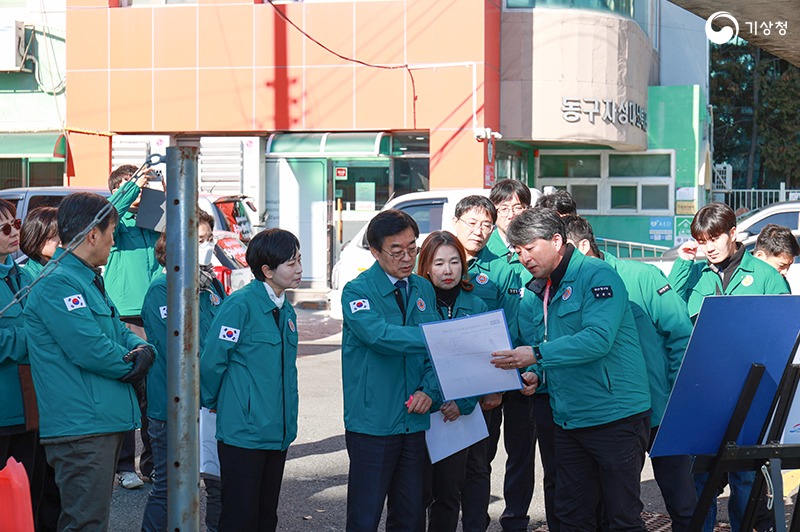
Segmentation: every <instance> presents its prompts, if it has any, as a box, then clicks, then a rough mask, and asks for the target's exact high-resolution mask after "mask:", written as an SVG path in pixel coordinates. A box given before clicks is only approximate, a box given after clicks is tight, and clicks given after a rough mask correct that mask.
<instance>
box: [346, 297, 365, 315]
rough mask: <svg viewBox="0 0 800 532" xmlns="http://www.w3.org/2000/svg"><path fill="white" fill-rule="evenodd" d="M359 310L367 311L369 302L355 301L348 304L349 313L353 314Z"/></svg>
mask: <svg viewBox="0 0 800 532" xmlns="http://www.w3.org/2000/svg"><path fill="white" fill-rule="evenodd" d="M359 310H369V300H367V299H356V300H355V301H351V302H350V313H351V314H355V313H356V312H358V311H359Z"/></svg>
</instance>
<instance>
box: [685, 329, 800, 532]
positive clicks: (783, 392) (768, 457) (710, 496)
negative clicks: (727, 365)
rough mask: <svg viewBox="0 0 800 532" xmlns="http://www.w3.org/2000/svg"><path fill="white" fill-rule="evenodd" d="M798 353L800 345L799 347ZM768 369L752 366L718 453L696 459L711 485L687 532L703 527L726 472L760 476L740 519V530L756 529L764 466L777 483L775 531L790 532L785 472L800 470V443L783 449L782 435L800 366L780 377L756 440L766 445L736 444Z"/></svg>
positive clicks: (798, 521) (795, 527)
mask: <svg viewBox="0 0 800 532" xmlns="http://www.w3.org/2000/svg"><path fill="white" fill-rule="evenodd" d="M796 350H797V344H795V351H796ZM765 369H766V368H765V366H764V365H762V364H753V365H752V366H751V368H750V371H749V372H748V374H747V379H746V380H745V383H744V387H743V388H742V391H741V393H740V394H739V399H738V401H737V403H736V407H735V409H734V411H733V414H732V415H731V419H730V421H729V422H728V426H727V428H726V430H725V435H724V437H723V439H722V445H720V448H719V451H718V452H717V454H715V455H712V456H706V457H697V459H696V461H695V466H694V471H695V472H703V471H708V481H707V482H706V485H705V488H704V489H703V492H702V494H701V495H700V497H699V499H698V501H697V508H696V509H695V512H694V515H693V516H692V520H691V523H690V524H689V529H690V530H692V531H695V530H697V531H700V530H702V529H703V523H704V521H705V519H706V515H707V514H708V510H709V508H710V507H711V504H712V503H713V502H714V500H715V499H716V495H717V487H718V486H719V485H720V482H721V481H722V479H723V477H724V475H725V473H728V472H730V471H755V472H756V480H755V482H754V484H753V490H752V492H751V494H750V501H749V502H748V504H747V510H746V511H745V515H744V519H743V521H742V530H744V531H750V530H753V523H754V521H755V517H756V515H755V514H756V512H755V510H756V503H757V501H758V498H759V495H760V494H761V492H762V490H763V487H764V477H763V476H762V475H761V474H759V473H760V471H761V467H762V466H763V465H766V466H767V467H768V469H769V473H770V476H771V478H772V484H773V493H772V496H773V508H772V510H773V513H774V515H775V529H774V530H775V531H776V532H786V522H785V508H784V505H783V482H782V477H781V470H782V469H798V468H800V445H782V444H780V443H779V442H780V439H781V436H782V435H783V432H784V427H785V425H786V419H787V417H788V415H789V409H790V407H791V404H792V401H793V399H794V394H795V391H796V389H797V385H798V381H800V368H798V367H796V366H792V365H791V364H789V365H787V368H786V370H785V371H784V373H783V376H782V377H781V382H780V384H779V386H778V390H777V391H776V392H775V397H774V399H773V401H772V406H771V407H770V410H769V414H768V415H767V417H766V420H765V422H764V427H763V429H762V431H761V437H760V438H759V440H758V441H761V442H767V443H765V444H762V445H737V444H736V439H737V438H738V436H739V433H740V432H741V430H742V427H743V426H744V423H745V419H746V418H747V414H748V412H749V410H750V406H751V405H752V403H753V399H754V398H755V396H756V392H757V390H758V385H759V383H760V382H761V378H762V377H763V375H764V371H765ZM765 436H766V437H765ZM797 516H798V513H797V512H795V513H794V514H793V517H792V524H791V528H790V530H791V532H800V518H798V517H797Z"/></svg>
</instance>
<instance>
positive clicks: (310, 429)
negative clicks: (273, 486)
mask: <svg viewBox="0 0 800 532" xmlns="http://www.w3.org/2000/svg"><path fill="white" fill-rule="evenodd" d="M298 328H299V330H300V335H301V336H300V348H299V354H300V357H299V359H298V361H297V367H298V372H299V376H300V383H299V386H300V415H299V421H298V425H299V434H298V437H297V440H296V441H295V442H294V444H293V445H292V446H291V447H290V448H289V453H288V460H287V463H286V470H285V473H284V479H283V487H282V492H281V501H280V507H279V510H278V516H279V520H280V522H279V525H278V529H279V530H286V531H293V532H303V531H308V532H312V531H313V532H319V531H339V530H344V523H345V501H346V496H347V493H346V491H347V490H346V488H347V468H348V459H347V451H346V450H345V443H344V425H343V422H342V377H341V365H340V359H341V353H340V346H341V332H340V331H341V322H339V321H337V320H333V319H331V318H329V317H328V316H327V313H326V312H325V311H311V310H298ZM505 458H506V455H505V451H504V450H503V448H502V445H501V446H500V448H499V449H498V456H497V457H496V459H495V461H494V463H493V471H492V497H491V504H490V506H489V513H490V515H491V517H492V522H491V525H490V526H489V529H488V530H490V531H492V532H496V531H499V530H501V528H500V525H499V523H498V519H499V517H500V514H501V513H502V511H503V499H502V483H503V468H504V464H505ZM541 476H542V472H541V466H540V464H538V460H537V471H536V479H537V484H536V488H535V493H534V498H533V502H532V504H531V508H530V516H531V524H530V527H529V530H536V529H537V528H538V527H539V526H541V525H543V524H544V518H545V516H544V503H543V499H542V489H541V480H540V479H541ZM641 487H642V501H643V502H644V510H645V512H650V513H656V514H666V511H665V509H664V505H663V501H662V500H661V494H660V492H659V490H658V486H657V485H656V483H655V481H654V480H653V474H652V470H651V468H650V464H649V461H648V463H647V464H646V466H645V469H644V471H643V473H642V485H641ZM149 489H150V485H149V484H145V487H144V488H141V489H138V490H134V491H129V490H125V489H123V488H121V487H119V486H116V487H115V489H114V498H113V502H112V515H111V530H114V531H119V532H128V531H131V532H132V531H138V530H140V526H141V517H142V514H143V512H144V506H145V504H146V499H147V493H148V492H149ZM720 501H721V504H720V515H719V517H720V520H722V521H726V520H727V513H726V511H725V510H726V507H727V504H726V502H727V499H726V497H725V496H723V497H721V498H720ZM656 522H660V523H661V525H660V526H656V524H655V523H656ZM201 523H202V518H201ZM653 523H654V524H653V526H651V527H650V529H651V530H668V529H665V528H663V523H664V520H663V519H655V520H653ZM201 528H202V530H205V527H202V526H201Z"/></svg>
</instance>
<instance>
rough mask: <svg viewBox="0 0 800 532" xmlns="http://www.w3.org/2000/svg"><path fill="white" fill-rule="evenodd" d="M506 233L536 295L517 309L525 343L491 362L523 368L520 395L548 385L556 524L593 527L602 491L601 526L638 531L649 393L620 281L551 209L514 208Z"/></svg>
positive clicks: (565, 529) (563, 527) (569, 527)
mask: <svg viewBox="0 0 800 532" xmlns="http://www.w3.org/2000/svg"><path fill="white" fill-rule="evenodd" d="M508 239H509V242H510V243H511V244H512V245H514V246H515V247H516V249H517V253H518V254H519V257H520V261H521V262H522V264H523V265H524V266H525V268H527V270H528V271H529V272H530V273H531V274H532V275H533V277H534V279H533V280H532V281H531V282H530V283H529V284H528V290H530V291H531V292H532V293H533V294H535V296H536V297H525V298H523V300H522V306H523V308H521V309H520V319H521V320H524V321H520V331H521V332H522V334H523V338H524V340H525V343H526V344H527V345H523V346H521V347H517V348H516V349H513V350H508V351H498V352H496V353H493V354H492V355H493V357H494V358H493V360H492V363H493V364H494V365H495V366H497V367H499V368H503V369H509V370H515V371H516V370H519V369H522V370H524V373H523V379H524V380H525V383H526V384H527V386H526V388H525V389H524V392H525V393H529V394H530V393H534V392H535V390H536V388H537V387H538V386H539V385H540V383H546V385H547V389H548V391H549V393H550V404H551V406H552V408H553V418H554V421H555V425H556V428H555V457H556V490H555V513H556V516H557V518H558V520H559V521H560V525H561V531H562V532H570V531H586V530H595V529H596V528H597V523H596V514H595V509H596V508H597V503H598V502H599V501H600V500H601V498H602V500H603V501H604V502H605V504H606V509H607V517H608V527H609V530H612V531H614V530H641V531H644V530H645V527H644V523H643V522H642V518H641V515H640V514H641V512H642V509H643V506H642V502H641V500H640V498H639V495H640V490H639V483H640V475H641V469H642V465H643V463H644V452H645V449H646V448H647V442H648V439H649V438H648V437H649V433H650V412H651V410H650V391H649V389H648V384H647V370H646V367H645V362H644V357H643V355H642V350H641V347H640V345H639V338H638V334H637V331H636V325H635V323H634V320H633V313H632V312H631V308H630V305H629V303H628V293H627V291H626V289H625V285H624V283H623V282H622V279H620V277H619V275H617V274H616V272H614V269H613V268H612V267H611V266H609V265H608V264H606V263H604V262H603V261H601V260H598V259H594V258H591V257H586V256H584V255H583V254H581V253H576V252H575V248H574V246H573V245H572V244H569V243H567V240H566V229H565V225H564V221H563V220H562V219H561V218H559V216H558V214H556V213H555V212H554V211H553V210H551V209H529V210H527V211H525V212H523V213H522V214H520V215H519V216H517V217H516V218H515V219H514V220H512V222H511V224H510V225H509V228H508Z"/></svg>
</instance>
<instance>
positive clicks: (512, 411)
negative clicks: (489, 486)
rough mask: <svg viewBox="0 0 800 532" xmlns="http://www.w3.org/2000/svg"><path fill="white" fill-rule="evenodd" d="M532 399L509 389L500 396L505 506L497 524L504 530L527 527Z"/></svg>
mask: <svg viewBox="0 0 800 532" xmlns="http://www.w3.org/2000/svg"><path fill="white" fill-rule="evenodd" d="M532 404H533V403H532V398H531V397H526V396H524V395H522V394H521V393H519V392H516V391H510V392H507V393H506V394H504V395H503V405H502V408H503V443H504V446H505V448H506V454H507V456H508V458H507V459H506V473H505V477H504V479H503V498H504V499H505V503H506V507H505V510H503V514H502V515H501V516H500V525H501V526H502V527H503V530H504V531H506V532H512V531H525V530H528V521H529V520H530V519H529V517H528V509H529V508H530V506H531V499H532V498H533V483H534V475H535V474H536V473H535V472H536V469H535V458H536V448H535V444H534V441H535V438H536V425H535V424H534V423H532V422H531V420H532V417H533V413H532V408H531V407H532Z"/></svg>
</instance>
